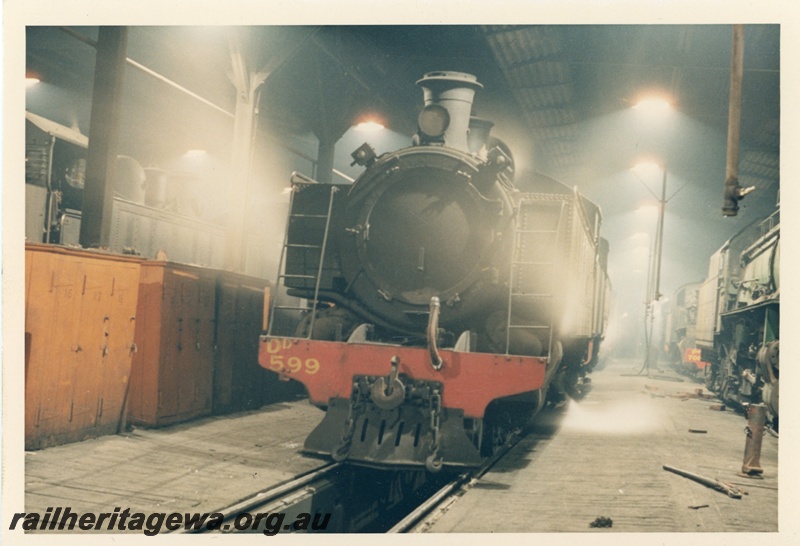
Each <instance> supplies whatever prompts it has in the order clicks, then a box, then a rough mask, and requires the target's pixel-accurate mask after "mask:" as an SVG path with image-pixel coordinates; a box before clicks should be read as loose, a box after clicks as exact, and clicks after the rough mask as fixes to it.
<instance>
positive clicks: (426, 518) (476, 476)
mask: <svg viewBox="0 0 800 546" xmlns="http://www.w3.org/2000/svg"><path fill="white" fill-rule="evenodd" d="M520 439H521V437H520V436H519V435H514V436H513V437H512V438H511V439H510V440H509V441H508V442H507V443H506V444H505V445H504V446H503V447H502V448H500V449H499V450H498V452H497V453H495V454H494V456H492V457H491V458H490V459H488V460H487V461H486V462H485V463H484V464H483V466H481V467H480V468H478V469H477V470H472V471H469V472H463V473H461V474H459V475H458V476H456V477H454V478H453V479H452V480H450V481H449V482H448V483H446V484H445V485H444V486H443V487H442V488H441V489H439V490H438V491H437V492H436V493H434V494H433V495H431V496H430V497H429V498H428V499H427V500H426V501H425V502H423V503H422V504H420V505H419V506H417V507H416V508H415V509H414V510H412V511H411V512H409V513H408V514H407V515H406V516H405V517H403V519H401V520H400V521H398V522H397V523H396V524H395V525H393V526H392V527H391V528H390V529H389V530H388V531H387V532H388V533H415V532H424V531H425V530H426V529H427V528H428V527H430V525H431V524H432V523H433V522H434V521H435V520H436V519H437V518H438V517H439V516H440V515H442V514H443V513H444V512H446V511H447V508H448V507H449V506H450V505H452V504H453V503H454V502H456V501H457V500H458V499H459V498H460V497H461V496H462V495H464V494H465V493H466V492H467V491H468V490H469V489H470V488H471V487H472V486H474V485H475V484H476V483H477V482H478V481H479V480H480V479H481V477H483V475H484V474H486V473H487V472H488V471H489V470H490V469H491V468H492V467H493V466H494V465H495V464H497V462H498V461H499V460H500V459H502V458H503V457H504V456H505V455H506V454H507V453H508V452H509V451H510V450H511V449H512V448H513V447H514V446H515V445H516V444H517V443H518V442H519V440H520Z"/></svg>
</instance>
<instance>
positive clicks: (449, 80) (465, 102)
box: [417, 72, 483, 153]
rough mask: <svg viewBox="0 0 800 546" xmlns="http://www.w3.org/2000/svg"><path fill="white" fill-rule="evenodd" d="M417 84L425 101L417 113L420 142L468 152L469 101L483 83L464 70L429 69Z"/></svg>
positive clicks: (470, 107) (470, 109) (470, 102)
mask: <svg viewBox="0 0 800 546" xmlns="http://www.w3.org/2000/svg"><path fill="white" fill-rule="evenodd" d="M417 85H419V86H420V87H421V88H422V92H423V98H424V101H425V107H424V108H423V110H422V112H420V115H419V129H420V131H419V132H420V144H423V145H431V144H434V145H435V144H439V145H444V146H447V147H448V148H454V149H456V150H460V151H462V152H465V153H469V151H470V150H469V145H468V143H467V134H468V131H469V119H470V113H471V111H472V101H473V99H474V98H475V91H477V90H478V89H481V88H483V85H481V84H480V83H478V79H477V78H476V77H475V76H473V75H472V74H465V73H464V72H429V73H427V74H425V76H423V77H422V79H420V80H419V81H417Z"/></svg>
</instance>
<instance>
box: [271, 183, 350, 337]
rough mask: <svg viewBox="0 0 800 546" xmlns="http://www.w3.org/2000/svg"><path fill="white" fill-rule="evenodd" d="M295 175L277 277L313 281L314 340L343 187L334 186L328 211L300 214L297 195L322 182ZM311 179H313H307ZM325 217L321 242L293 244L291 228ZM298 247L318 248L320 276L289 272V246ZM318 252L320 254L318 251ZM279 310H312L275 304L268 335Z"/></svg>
mask: <svg viewBox="0 0 800 546" xmlns="http://www.w3.org/2000/svg"><path fill="white" fill-rule="evenodd" d="M295 178H296V177H295V176H294V175H293V176H292V192H291V196H290V198H289V215H288V217H287V221H286V229H285V231H284V235H283V247H282V249H281V259H280V262H279V265H278V272H279V273H278V278H277V283H276V284H277V285H280V284H282V283H283V284H284V285H285V282H286V279H303V280H307V281H312V282H313V283H314V297H313V299H312V300H311V301H312V303H311V309H310V312H311V322H310V324H309V327H308V333H307V336H306V337H307V338H308V339H310V338H311V335H312V333H313V332H314V321H315V320H316V317H317V306H318V305H319V288H320V283H321V280H322V270H323V266H324V263H325V251H326V248H327V245H328V235H329V234H330V226H331V212H332V210H333V200H334V197H335V195H336V192H337V191H339V188H338V187H336V186H331V191H330V197H329V199H328V209H327V213H326V214H298V213H295V212H294V197H295V194H296V193H297V192H298V191H300V189H299V188H301V187H302V186H303V185H308V184H310V183H313V184H318V182H307V181H306V179H305V177H303V178H304V180H303V182H297V181H296V180H295ZM307 180H310V179H307ZM321 220H324V222H325V231H324V233H323V236H322V241H321V242H320V244H299V243H290V242H289V230H290V228H291V226H292V225H293V222H301V223H302V222H318V221H321ZM292 248H296V249H303V250H305V251H318V252H319V254H318V262H319V265H318V267H317V272H316V275H300V274H289V273H286V256H287V254H288V252H289V249H292ZM315 254H316V253H315ZM278 309H283V310H293V311H301V312H306V311H309V308H308V306H307V305H306V306H298V305H273V306H272V311H271V313H270V318H269V329H268V332H267V335H272V328H273V325H274V324H275V312H276V311H277V310H278Z"/></svg>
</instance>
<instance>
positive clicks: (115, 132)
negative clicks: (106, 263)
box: [80, 26, 128, 248]
mask: <svg viewBox="0 0 800 546" xmlns="http://www.w3.org/2000/svg"><path fill="white" fill-rule="evenodd" d="M127 44H128V29H127V28H126V27H102V26H101V27H100V31H99V35H98V40H97V57H96V61H95V70H94V88H93V90H92V114H91V121H90V124H89V137H90V138H89V149H88V151H87V158H86V183H85V186H84V189H83V216H82V218H81V233H80V244H81V246H83V247H84V248H107V247H108V245H109V240H110V235H111V208H112V204H113V198H114V167H115V163H116V157H117V147H118V142H119V121H120V115H121V98H122V82H123V79H124V75H125V53H126V50H127Z"/></svg>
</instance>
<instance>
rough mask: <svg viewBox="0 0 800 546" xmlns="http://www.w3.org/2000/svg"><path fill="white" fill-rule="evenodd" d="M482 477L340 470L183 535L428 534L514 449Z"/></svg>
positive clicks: (323, 471)
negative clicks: (426, 531)
mask: <svg viewBox="0 0 800 546" xmlns="http://www.w3.org/2000/svg"><path fill="white" fill-rule="evenodd" d="M517 441H519V438H518V437H514V438H513V440H511V441H509V442H508V443H507V444H506V445H505V446H504V447H503V448H502V449H501V450H500V451H499V452H498V453H497V454H495V455H494V456H493V457H492V458H491V459H489V460H488V461H487V462H486V463H484V465H483V466H481V467H480V468H478V469H476V470H471V471H465V472H460V473H458V474H455V473H452V472H451V473H447V472H442V473H440V474H428V473H426V472H425V471H424V470H400V471H387V470H377V469H371V468H364V467H356V466H352V465H347V464H341V463H332V464H328V465H325V466H322V467H320V468H318V469H316V470H312V471H311V472H308V473H306V474H303V475H299V476H297V477H295V478H292V479H291V480H289V481H286V482H283V483H281V484H278V485H276V486H274V487H270V488H268V489H264V490H261V491H258V492H257V493H254V494H252V495H249V496H247V497H245V498H243V499H241V500H239V501H237V502H236V503H234V504H232V505H230V506H227V507H225V508H222V509H219V510H216V511H214V512H211V513H210V514H213V516H214V522H213V524H203V525H197V526H195V527H196V528H194V529H182V530H181V531H178V532H179V533H206V532H222V533H234V532H235V533H241V532H244V533H262V534H265V535H274V534H278V533H291V532H335V533H358V532H369V533H384V532H388V533H406V532H416V531H420V530H424V529H425V528H426V526H427V525H428V524H429V522H431V521H433V520H435V519H436V517H437V516H438V515H440V514H441V513H443V512H444V511H445V510H446V508H447V507H448V506H449V505H450V504H452V502H455V500H457V499H458V498H459V497H460V496H461V495H463V494H464V493H466V491H468V490H469V489H470V488H471V487H472V486H473V485H474V484H475V483H476V482H477V481H478V480H480V478H481V476H483V475H484V474H485V473H486V472H487V471H488V470H489V469H490V468H491V467H492V466H494V464H496V463H497V461H499V460H500V459H501V458H502V457H503V456H504V455H505V454H506V453H507V452H508V450H510V449H511V447H513V445H514V444H515V443H516V442H517Z"/></svg>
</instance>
